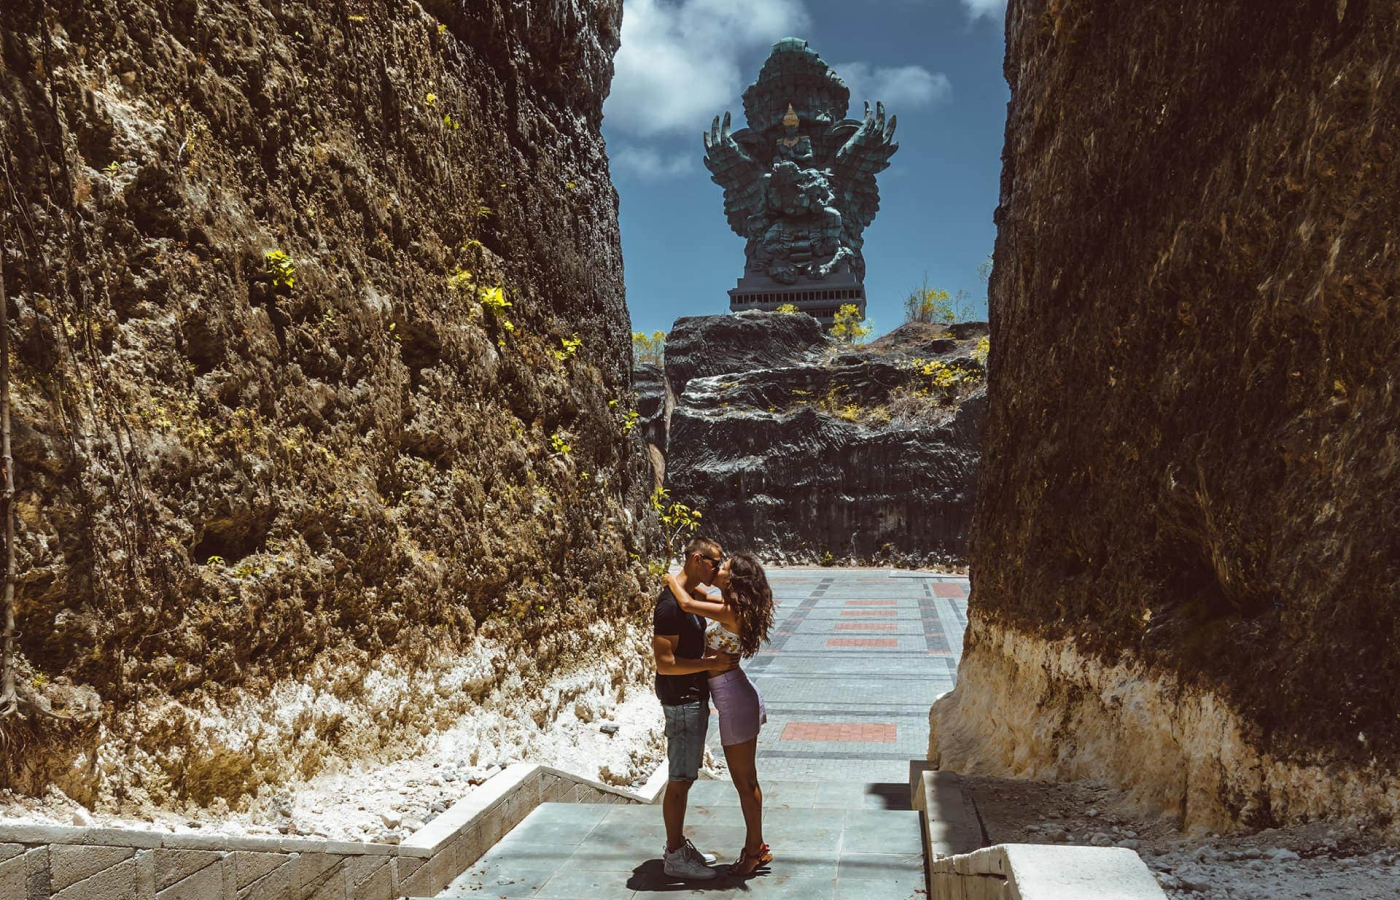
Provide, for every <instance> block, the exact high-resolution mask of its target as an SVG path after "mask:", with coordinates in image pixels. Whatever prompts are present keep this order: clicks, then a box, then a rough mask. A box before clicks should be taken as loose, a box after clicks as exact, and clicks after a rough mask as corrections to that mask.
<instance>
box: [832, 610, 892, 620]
mask: <svg viewBox="0 0 1400 900" xmlns="http://www.w3.org/2000/svg"><path fill="white" fill-rule="evenodd" d="M841 615H843V616H846V617H851V616H862V617H864V618H868V619H893V618H894V617H895V615H896V613H895V611H894V610H892V609H843V610H841Z"/></svg>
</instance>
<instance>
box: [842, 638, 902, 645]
mask: <svg viewBox="0 0 1400 900" xmlns="http://www.w3.org/2000/svg"><path fill="white" fill-rule="evenodd" d="M826 645H827V646H828V647H898V646H899V641H897V640H895V639H894V638H832V639H831V640H829V641H827V642H826Z"/></svg>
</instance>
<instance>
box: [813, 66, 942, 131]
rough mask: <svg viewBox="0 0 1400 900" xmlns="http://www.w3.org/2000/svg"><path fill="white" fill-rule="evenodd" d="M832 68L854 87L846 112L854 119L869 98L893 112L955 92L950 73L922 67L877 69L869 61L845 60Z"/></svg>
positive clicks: (924, 103)
mask: <svg viewBox="0 0 1400 900" xmlns="http://www.w3.org/2000/svg"><path fill="white" fill-rule="evenodd" d="M832 68H834V69H835V70H836V74H838V75H840V76H841V80H842V81H844V82H846V85H847V86H848V87H850V89H851V111H850V112H849V113H847V115H849V116H851V117H852V118H860V115H861V112H862V111H863V110H864V109H865V106H864V103H865V102H867V101H868V102H870V103H872V104H873V103H874V102H875V101H877V100H878V101H881V102H883V103H884V104H885V106H887V107H889V111H890V112H894V113H898V112H899V107H904V108H905V109H908V108H910V107H914V106H926V105H928V104H930V103H934V102H937V101H939V100H944V99H947V97H948V95H949V94H951V93H952V91H953V83H952V82H950V81H949V80H948V76H947V75H944V74H943V73H942V72H930V71H929V70H928V69H925V68H924V67H923V66H894V67H890V68H876V67H875V66H872V65H870V64H869V63H844V64H842V65H839V66H833V67H832Z"/></svg>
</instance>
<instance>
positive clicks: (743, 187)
mask: <svg viewBox="0 0 1400 900" xmlns="http://www.w3.org/2000/svg"><path fill="white" fill-rule="evenodd" d="M750 137H752V135H750V134H749V132H748V129H742V130H740V131H736V132H734V133H733V134H730V132H729V113H725V114H724V122H723V124H721V123H720V118H719V116H715V121H714V124H712V125H711V126H710V130H709V131H707V132H705V168H707V169H709V170H710V180H711V181H713V182H714V183H715V184H717V185H719V186H720V187H722V188H724V215H725V217H726V218H727V219H728V220H729V227H730V228H732V229H734V232H735V233H736V234H738V235H739V236H740V237H744V238H747V237H749V227H750V226H749V220H750V218H752V217H753V216H756V215H758V214H759V213H761V212H762V211H763V168H762V167H761V166H760V165H759V164H758V162H757V161H756V160H754V158H753V156H751V155H750V153H749V151H748V150H747V149H745V146H744V145H745V144H749V145H752V144H753V141H752V140H749V138H750Z"/></svg>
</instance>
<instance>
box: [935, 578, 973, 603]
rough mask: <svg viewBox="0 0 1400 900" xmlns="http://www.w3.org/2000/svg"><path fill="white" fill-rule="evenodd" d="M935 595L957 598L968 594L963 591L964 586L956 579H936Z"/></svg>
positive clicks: (951, 598)
mask: <svg viewBox="0 0 1400 900" xmlns="http://www.w3.org/2000/svg"><path fill="white" fill-rule="evenodd" d="M933 596H935V597H946V598H948V599H950V600H956V599H957V598H959V597H964V596H966V594H965V593H964V592H963V586H962V585H961V584H958V583H957V582H955V581H935V582H934V583H933Z"/></svg>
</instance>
